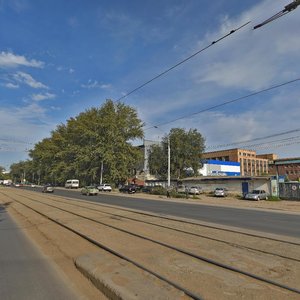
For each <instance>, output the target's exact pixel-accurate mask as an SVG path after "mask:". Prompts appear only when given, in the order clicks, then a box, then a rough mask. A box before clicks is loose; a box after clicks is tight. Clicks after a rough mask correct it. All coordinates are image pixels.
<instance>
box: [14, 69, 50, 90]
mask: <svg viewBox="0 0 300 300" xmlns="http://www.w3.org/2000/svg"><path fill="white" fill-rule="evenodd" d="M13 77H14V79H15V80H16V81H18V82H21V83H24V84H27V85H28V86H30V87H32V88H34V89H41V88H43V89H47V88H48V87H47V86H46V85H44V84H43V83H41V82H38V81H36V80H35V79H34V78H33V77H32V76H31V75H29V74H27V73H24V72H17V73H16V74H14V76H13Z"/></svg>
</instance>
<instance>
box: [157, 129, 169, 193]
mask: <svg viewBox="0 0 300 300" xmlns="http://www.w3.org/2000/svg"><path fill="white" fill-rule="evenodd" d="M154 128H156V129H159V130H160V131H162V130H161V129H160V128H159V127H157V126H154ZM162 132H163V131H162ZM167 137H168V188H169V187H170V186H171V146H170V135H169V134H168V135H167Z"/></svg>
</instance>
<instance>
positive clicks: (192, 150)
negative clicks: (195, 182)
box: [149, 128, 205, 179]
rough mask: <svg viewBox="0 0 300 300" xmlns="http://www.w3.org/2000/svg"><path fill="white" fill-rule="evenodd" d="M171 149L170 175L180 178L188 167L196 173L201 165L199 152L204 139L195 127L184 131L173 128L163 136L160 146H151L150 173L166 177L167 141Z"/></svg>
mask: <svg viewBox="0 0 300 300" xmlns="http://www.w3.org/2000/svg"><path fill="white" fill-rule="evenodd" d="M169 142H170V149H171V155H170V158H171V159H170V160H171V164H170V167H171V177H173V178H177V179H179V178H182V177H184V176H185V175H186V171H187V170H188V169H192V171H193V174H196V175H197V174H198V170H199V168H200V167H201V160H200V159H201V154H202V153H203V151H204V149H205V140H204V138H203V137H202V135H201V134H200V133H199V132H198V131H197V129H190V130H189V131H185V130H184V129H182V128H173V129H171V130H170V133H169V134H167V135H165V136H164V137H163V140H162V143H161V146H158V145H153V146H151V149H150V153H149V168H150V173H151V174H153V175H157V176H160V177H161V178H166V177H167V170H168V143H169Z"/></svg>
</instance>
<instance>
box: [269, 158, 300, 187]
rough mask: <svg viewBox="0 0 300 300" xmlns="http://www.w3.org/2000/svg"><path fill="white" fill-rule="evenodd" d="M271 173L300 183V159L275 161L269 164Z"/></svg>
mask: <svg viewBox="0 0 300 300" xmlns="http://www.w3.org/2000/svg"><path fill="white" fill-rule="evenodd" d="M269 173H270V174H272V175H277V174H278V175H279V176H285V177H287V178H288V180H291V181H300V157H296V158H282V159H275V160H273V162H270V164H269Z"/></svg>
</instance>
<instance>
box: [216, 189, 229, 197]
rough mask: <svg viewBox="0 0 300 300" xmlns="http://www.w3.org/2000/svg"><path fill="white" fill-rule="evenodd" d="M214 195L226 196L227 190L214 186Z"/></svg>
mask: <svg viewBox="0 0 300 300" xmlns="http://www.w3.org/2000/svg"><path fill="white" fill-rule="evenodd" d="M214 195H215V196H216V197H227V195H228V190H227V189H226V188H216V189H215V191H214Z"/></svg>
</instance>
